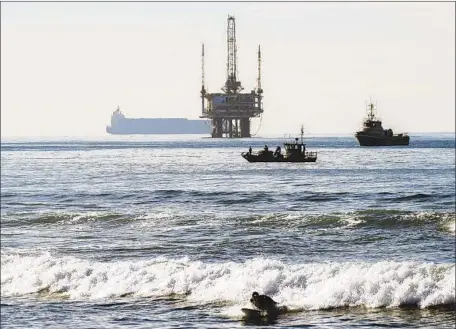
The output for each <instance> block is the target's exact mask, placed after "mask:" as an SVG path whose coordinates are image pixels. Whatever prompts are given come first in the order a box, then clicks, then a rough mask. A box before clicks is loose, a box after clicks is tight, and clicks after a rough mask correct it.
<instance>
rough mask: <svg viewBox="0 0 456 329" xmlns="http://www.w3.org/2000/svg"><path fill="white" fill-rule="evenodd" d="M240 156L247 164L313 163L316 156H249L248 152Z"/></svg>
mask: <svg viewBox="0 0 456 329" xmlns="http://www.w3.org/2000/svg"><path fill="white" fill-rule="evenodd" d="M241 156H242V157H243V158H244V159H246V160H247V161H248V162H315V161H317V156H316V155H315V156H314V155H312V156H305V157H287V156H283V155H279V156H274V155H272V152H271V154H270V155H269V154H267V155H265V154H253V153H252V154H250V153H248V152H242V153H241Z"/></svg>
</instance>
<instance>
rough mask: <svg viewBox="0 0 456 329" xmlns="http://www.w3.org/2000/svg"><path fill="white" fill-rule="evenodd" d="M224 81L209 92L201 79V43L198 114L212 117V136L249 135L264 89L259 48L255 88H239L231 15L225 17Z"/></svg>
mask: <svg viewBox="0 0 456 329" xmlns="http://www.w3.org/2000/svg"><path fill="white" fill-rule="evenodd" d="M227 24H228V26H227V50H228V58H227V66H226V75H227V78H226V82H225V85H224V86H223V87H222V92H221V93H208V92H207V90H206V88H205V81H204V44H203V45H202V53H201V66H202V67H201V69H202V84H201V107H202V115H201V116H200V118H207V119H210V121H211V136H212V137H213V138H223V137H227V138H234V137H251V136H252V134H251V131H250V119H252V118H256V117H260V116H261V115H262V113H263V111H264V110H263V104H262V98H263V89H262V88H261V48H260V46H258V78H257V87H256V89H253V90H251V91H250V92H247V93H246V92H242V91H243V90H244V88H243V87H242V85H241V82H240V81H238V75H237V46H236V25H235V19H234V16H228V20H227Z"/></svg>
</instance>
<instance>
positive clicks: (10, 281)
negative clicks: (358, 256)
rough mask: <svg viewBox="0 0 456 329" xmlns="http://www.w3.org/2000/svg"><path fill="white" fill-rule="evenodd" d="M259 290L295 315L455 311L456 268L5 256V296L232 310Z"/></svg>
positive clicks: (257, 260)
mask: <svg viewBox="0 0 456 329" xmlns="http://www.w3.org/2000/svg"><path fill="white" fill-rule="evenodd" d="M254 290H256V291H260V292H263V293H266V294H269V295H271V296H272V297H273V298H274V299H275V300H277V301H278V302H279V303H280V304H284V305H287V306H289V307H290V308H291V309H295V310H317V309H330V308H339V307H354V306H364V307H367V308H378V307H401V306H411V307H416V308H421V309H423V308H432V307H440V306H451V305H454V304H455V294H454V291H455V264H434V263H416V262H391V261H384V262H376V263H367V262H343V263H336V262H331V263H308V264H287V263H284V262H280V261H277V260H269V259H264V258H255V259H251V260H249V261H246V262H221V263H215V262H211V263H205V262H201V261H192V260H190V259H189V258H181V259H170V258H166V257H159V258H154V259H150V260H142V261H115V262H96V261H91V260H87V259H80V258H75V257H70V256H61V257H57V256H54V255H52V254H50V253H48V252H45V253H33V252H26V251H23V252H20V253H17V252H15V253H11V252H2V259H1V295H2V296H4V297H8V296H23V295H28V294H38V295H42V294H45V295H48V296H50V297H52V296H55V297H57V296H60V297H65V298H70V299H74V300H81V299H82V300H94V299H110V298H119V297H124V296H131V297H137V298H142V297H150V298H159V297H163V296H169V295H175V294H177V295H181V296H183V297H182V298H184V299H185V301H186V302H188V303H196V304H207V303H215V302H220V303H222V304H224V305H228V306H227V307H226V310H225V312H230V309H232V308H233V307H234V306H236V307H237V309H239V308H240V307H243V306H245V305H247V304H248V299H249V296H250V294H251V292H252V291H254ZM233 305H234V306H233ZM238 306H239V307H238Z"/></svg>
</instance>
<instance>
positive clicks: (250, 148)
mask: <svg viewBox="0 0 456 329" xmlns="http://www.w3.org/2000/svg"><path fill="white" fill-rule="evenodd" d="M249 154H252V147H251V146H250V147H249Z"/></svg>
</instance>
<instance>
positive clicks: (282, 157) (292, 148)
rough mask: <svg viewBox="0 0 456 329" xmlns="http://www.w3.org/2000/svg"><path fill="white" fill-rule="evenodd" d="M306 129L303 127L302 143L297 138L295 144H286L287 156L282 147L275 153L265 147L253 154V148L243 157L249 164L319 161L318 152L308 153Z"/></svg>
mask: <svg viewBox="0 0 456 329" xmlns="http://www.w3.org/2000/svg"><path fill="white" fill-rule="evenodd" d="M303 134H304V129H303V128H302V127H301V142H300V143H299V142H298V141H299V138H295V142H294V143H284V144H283V145H284V147H285V154H282V150H281V148H280V146H277V148H276V150H275V152H272V151H270V150H269V149H268V146H267V145H265V146H264V149H263V150H261V151H259V152H257V153H252V148H249V151H248V152H242V153H241V156H242V157H243V158H244V159H246V160H247V161H248V162H315V161H317V152H306V144H304V143H303Z"/></svg>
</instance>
